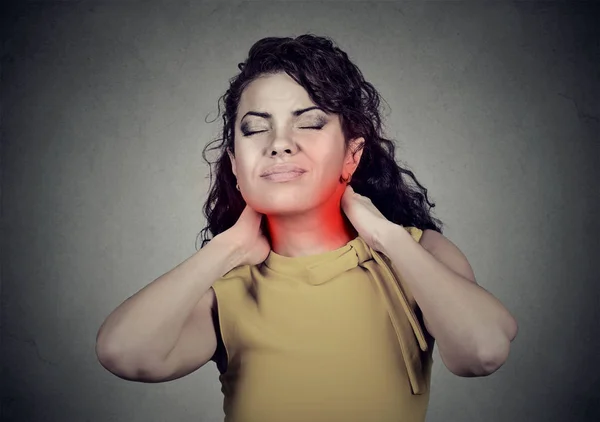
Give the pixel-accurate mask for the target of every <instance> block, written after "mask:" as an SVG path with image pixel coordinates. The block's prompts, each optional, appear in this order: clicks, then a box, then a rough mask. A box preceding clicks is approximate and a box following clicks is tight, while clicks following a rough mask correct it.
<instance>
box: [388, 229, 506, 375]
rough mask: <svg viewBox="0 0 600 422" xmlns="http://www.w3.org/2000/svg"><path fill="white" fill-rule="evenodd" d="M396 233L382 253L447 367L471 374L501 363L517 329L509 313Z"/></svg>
mask: <svg viewBox="0 0 600 422" xmlns="http://www.w3.org/2000/svg"><path fill="white" fill-rule="evenodd" d="M395 227H397V229H396V228H394V229H392V230H390V231H389V234H388V235H386V238H385V240H384V241H383V242H382V243H383V244H384V245H383V247H382V248H383V249H384V251H383V252H384V253H385V255H387V256H388V257H389V258H390V260H391V261H392V263H393V265H394V267H395V268H396V270H397V271H398V272H399V274H401V276H402V279H403V280H404V282H405V283H406V285H407V287H408V288H409V289H410V291H411V293H412V294H413V296H414V298H415V301H416V302H417V304H418V306H419V308H420V309H421V311H422V313H423V316H424V318H425V320H426V325H427V327H428V330H429V332H430V333H431V334H432V335H433V336H434V337H435V339H436V342H437V344H438V349H439V350H440V354H442V355H443V358H444V360H445V363H446V364H447V366H449V367H452V368H453V369H454V370H455V371H456V373H462V374H469V373H474V372H478V371H479V369H478V368H480V367H481V366H482V365H483V366H485V367H489V362H490V361H494V362H498V361H503V360H504V359H505V355H507V353H508V347H509V343H510V340H512V337H513V336H514V327H515V322H514V319H513V317H512V315H510V313H509V312H508V310H507V309H506V308H505V307H504V306H503V305H502V303H501V302H500V301H499V300H498V299H496V298H495V297H494V296H493V295H492V294H490V293H489V292H487V291H486V290H485V289H483V288H482V287H480V286H479V285H478V284H476V283H475V282H473V281H471V280H468V279H466V278H465V277H463V276H461V275H460V274H458V273H456V272H454V271H453V270H451V269H450V268H449V267H448V266H446V265H445V264H444V263H442V262H440V261H439V260H438V259H436V257H434V256H433V255H432V254H431V253H429V252H428V251H427V250H426V249H424V248H423V247H422V246H421V245H420V244H419V243H417V242H415V241H414V240H413V239H412V237H411V235H410V234H409V233H408V232H407V231H406V230H405V229H404V228H402V227H401V226H397V225H396V226H395ZM446 361H447V362H446ZM453 372H454V371H453Z"/></svg>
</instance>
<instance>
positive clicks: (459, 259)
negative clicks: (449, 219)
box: [419, 229, 476, 283]
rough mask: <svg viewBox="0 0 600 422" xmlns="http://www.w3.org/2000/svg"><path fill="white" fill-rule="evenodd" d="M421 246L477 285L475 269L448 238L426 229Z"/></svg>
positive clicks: (420, 242)
mask: <svg viewBox="0 0 600 422" xmlns="http://www.w3.org/2000/svg"><path fill="white" fill-rule="evenodd" d="M419 244H420V245H421V246H423V248H424V249H426V250H427V252H429V253H430V254H431V255H433V256H434V257H435V258H436V259H437V260H438V261H440V262H442V263H443V264H445V265H446V266H447V267H449V268H450V269H451V270H453V271H454V272H455V273H458V274H460V275H462V276H463V277H465V278H467V279H469V280H471V281H472V282H474V283H476V280H475V274H474V273H473V268H471V265H470V264H469V261H468V260H467V257H466V256H465V254H464V253H463V252H462V251H461V250H460V249H459V248H458V246H456V245H455V244H454V243H452V241H450V239H448V238H447V237H446V236H444V235H443V234H441V233H439V232H437V231H435V230H431V229H426V230H424V231H423V234H422V235H421V239H420V240H419Z"/></svg>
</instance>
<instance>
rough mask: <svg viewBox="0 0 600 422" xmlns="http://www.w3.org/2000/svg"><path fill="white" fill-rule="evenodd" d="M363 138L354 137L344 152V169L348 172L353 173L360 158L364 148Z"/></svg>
mask: <svg viewBox="0 0 600 422" xmlns="http://www.w3.org/2000/svg"><path fill="white" fill-rule="evenodd" d="M364 143H365V138H362V137H361V138H356V139H353V140H352V141H350V143H349V144H348V151H347V153H346V161H345V163H344V164H345V166H346V170H347V171H349V172H350V173H354V172H355V171H356V168H357V167H358V164H359V163H360V159H361V157H362V153H363V148H364Z"/></svg>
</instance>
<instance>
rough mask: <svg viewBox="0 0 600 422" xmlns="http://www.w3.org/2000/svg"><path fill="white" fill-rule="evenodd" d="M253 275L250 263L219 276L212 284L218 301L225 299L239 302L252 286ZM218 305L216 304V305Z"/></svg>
mask: <svg viewBox="0 0 600 422" xmlns="http://www.w3.org/2000/svg"><path fill="white" fill-rule="evenodd" d="M251 284H252V275H251V271H250V266H249V265H242V266H239V267H235V268H233V269H232V270H230V271H228V272H227V273H225V274H224V275H223V276H222V277H219V278H218V279H217V280H216V281H215V282H214V283H213V284H212V286H211V287H212V289H211V290H212V291H213V293H214V295H215V296H216V299H217V300H216V301H215V302H218V301H219V300H223V299H225V300H226V301H227V302H231V301H233V302H237V301H238V300H240V299H241V298H243V297H244V296H245V295H246V294H247V291H248V290H249V289H250V288H251ZM215 306H216V305H215Z"/></svg>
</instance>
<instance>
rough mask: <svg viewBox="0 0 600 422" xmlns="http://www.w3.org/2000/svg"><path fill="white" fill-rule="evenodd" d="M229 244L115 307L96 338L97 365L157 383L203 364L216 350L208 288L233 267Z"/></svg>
mask: <svg viewBox="0 0 600 422" xmlns="http://www.w3.org/2000/svg"><path fill="white" fill-rule="evenodd" d="M238 259H239V256H238V253H237V251H236V249H235V246H234V245H233V243H232V242H230V241H229V238H227V237H225V236H222V235H217V236H215V237H214V238H213V239H212V240H211V241H210V242H209V243H208V244H207V245H206V246H205V247H204V248H202V249H201V250H199V251H197V252H196V253H195V254H194V255H192V256H191V257H190V258H188V259H187V260H185V261H184V262H182V263H181V264H179V265H178V266H177V267H175V268H173V269H172V270H170V271H169V272H167V273H165V274H163V275H162V276H160V277H159V278H157V279H156V280H154V281H153V282H152V283H150V284H148V285H147V286H146V287H144V288H143V289H141V290H140V291H139V292H137V293H136V294H134V295H133V296H131V297H130V298H129V299H127V300H126V301H125V302H123V303H122V304H121V305H120V306H119V307H117V308H116V309H115V310H114V311H113V312H112V313H111V314H110V315H109V316H108V317H107V318H106V320H105V321H104V323H103V324H102V326H101V327H100V330H99V331H98V335H97V338H96V354H97V356H98V360H99V361H100V363H101V364H102V365H103V366H104V367H105V368H106V369H108V370H109V371H110V372H112V373H114V374H115V375H117V376H119V377H121V378H124V379H128V380H135V381H145V382H160V381H167V380H170V379H175V378H179V377H181V376H184V375H186V374H188V373H190V372H192V371H194V370H196V369H198V368H199V367H201V366H203V365H204V364H206V363H207V362H208V361H209V360H210V358H211V357H212V355H213V354H214V351H215V348H216V337H215V332H214V328H213V325H212V316H211V312H210V311H211V307H212V304H213V301H214V293H213V291H212V289H211V286H212V284H213V283H214V282H215V281H216V280H217V279H218V278H219V277H222V276H223V275H224V274H226V273H227V272H229V271H230V270H231V269H233V268H235V267H236V266H237V260H238Z"/></svg>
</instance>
